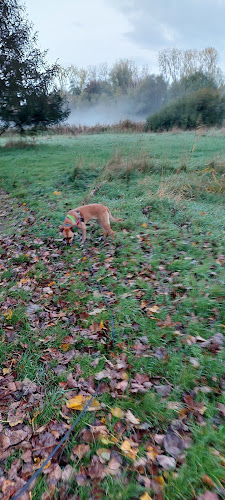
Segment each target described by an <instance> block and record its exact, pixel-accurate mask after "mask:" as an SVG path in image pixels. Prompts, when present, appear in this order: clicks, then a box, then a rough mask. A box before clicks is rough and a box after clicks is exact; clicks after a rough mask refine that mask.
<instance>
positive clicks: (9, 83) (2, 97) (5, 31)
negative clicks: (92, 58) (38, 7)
mask: <svg viewBox="0 0 225 500" xmlns="http://www.w3.org/2000/svg"><path fill="white" fill-rule="evenodd" d="M36 42H37V40H36V36H35V35H33V33H32V26H31V24H30V23H29V22H28V21H27V18H26V14H25V10H24V7H23V6H21V4H20V3H19V1H18V0H0V121H1V124H2V126H3V131H4V130H5V129H6V128H7V127H9V126H10V125H14V126H16V127H18V128H19V129H20V130H21V131H22V130H23V129H24V127H26V126H38V125H49V124H54V123H58V122H59V121H61V120H63V119H65V118H66V117H67V116H68V114H69V110H68V108H67V105H66V103H65V101H64V99H63V97H62V96H61V95H60V94H59V92H57V90H56V88H55V86H54V78H55V76H56V74H57V65H53V66H49V65H48V64H47V62H46V59H45V55H46V53H42V52H41V51H40V50H39V49H38V48H37V47H36Z"/></svg>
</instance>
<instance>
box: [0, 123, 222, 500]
mask: <svg viewBox="0 0 225 500" xmlns="http://www.w3.org/2000/svg"><path fill="white" fill-rule="evenodd" d="M6 142H7V139H6V138H1V141H0V162H1V166H0V182H1V184H2V186H4V190H5V192H6V193H9V198H8V202H7V200H6V201H5V202H4V198H2V199H3V203H4V211H6V210H7V204H8V203H10V202H11V203H12V205H10V207H11V208H10V213H9V216H8V217H5V218H3V220H2V221H1V224H2V233H4V234H5V235H7V237H9V238H11V239H10V242H11V243H10V245H9V247H8V248H7V257H6V256H5V252H6V250H5V248H4V238H2V248H1V249H0V250H1V254H2V256H3V259H4V263H5V264H6V263H8V265H4V268H3V269H2V275H1V281H2V284H3V288H2V290H1V292H0V299H1V302H2V304H3V310H2V312H3V316H2V330H1V332H2V341H1V351H0V352H1V361H2V363H3V364H4V366H13V367H14V366H15V365H16V373H15V377H17V380H24V378H26V377H27V378H29V379H30V380H32V381H34V382H35V383H36V384H38V385H39V386H42V390H43V394H45V402H44V404H43V405H42V406H40V408H39V411H40V413H39V415H38V416H37V417H36V421H35V425H37V426H41V425H44V424H46V425H48V424H49V422H51V420H52V419H54V418H55V419H57V420H58V421H60V420H61V416H60V411H61V408H62V401H63V400H64V398H65V396H66V392H65V391H64V389H63V388H62V386H60V383H62V382H65V381H66V379H67V376H68V374H69V373H70V372H72V373H74V371H75V370H76V366H77V363H79V364H80V366H81V369H82V372H83V373H82V377H83V378H84V380H86V378H87V377H88V376H92V375H93V376H94V374H95V373H98V372H99V371H100V370H102V369H103V368H104V365H105V360H106V359H111V352H110V350H108V349H107V344H108V343H109V340H110V315H109V312H108V310H107V309H105V310H103V311H102V313H101V314H97V315H96V316H89V317H88V316H87V317H86V316H85V312H86V311H87V310H88V311H89V312H90V311H92V310H93V309H95V308H98V307H100V308H101V307H103V306H104V302H103V301H102V298H101V295H99V294H98V293H96V292H99V290H98V286H97V284H96V278H99V279H100V281H99V282H100V283H101V285H102V286H103V288H104V290H107V291H108V292H111V294H112V295H108V298H109V300H111V310H112V312H113V315H114V319H115V329H116V344H117V346H116V350H115V356H119V355H121V353H125V354H126V355H127V361H128V370H126V371H128V375H129V379H131V378H134V377H135V374H136V373H140V374H147V375H148V376H149V377H150V378H151V380H152V381H153V387H152V388H151V389H149V391H148V393H146V394H140V393H138V394H131V393H130V392H129V389H128V390H127V391H126V392H125V398H123V397H118V398H117V399H114V398H113V397H112V396H111V394H110V393H104V394H103V395H102V396H100V398H99V399H100V400H101V401H102V402H104V403H105V404H106V406H107V407H112V406H120V407H121V408H122V409H124V410H127V409H130V410H131V411H132V412H133V413H134V415H135V416H136V417H137V418H139V419H140V421H141V423H143V422H145V423H147V424H148V425H149V430H148V431H147V432H146V433H145V435H144V437H143V440H142V442H141V444H140V450H141V451H140V454H141V455H144V453H145V446H146V443H147V442H148V441H149V440H150V437H151V435H153V434H154V433H156V432H158V433H164V432H167V431H168V428H169V425H170V423H171V420H173V419H177V418H179V410H176V409H174V410H171V409H168V408H167V404H168V402H174V403H179V404H180V408H185V403H184V400H183V398H184V395H185V394H187V393H190V392H191V391H195V394H196V401H201V402H204V405H205V407H206V410H205V413H204V425H203V426H202V425H201V424H200V423H199V422H197V421H196V419H195V417H193V415H190V416H189V417H188V418H187V422H186V423H187V425H188V427H189V431H188V433H189V435H190V437H191V438H192V445H191V446H190V448H189V449H188V451H187V455H186V460H185V463H184V464H183V465H180V466H179V467H178V468H177V469H176V474H175V475H174V474H173V473H171V472H169V473H165V474H164V479H165V483H166V486H165V491H164V495H165V498H166V499H167V500H173V499H175V498H176V499H183V498H185V499H190V500H191V499H192V498H193V496H194V494H195V495H196V497H197V496H198V495H199V494H200V493H202V492H203V491H204V490H205V489H207V487H206V486H205V485H204V483H203V482H202V480H201V477H202V475H203V474H207V475H209V476H210V477H211V479H212V480H213V482H214V485H215V487H214V490H215V491H219V490H218V488H219V487H221V485H223V484H224V479H225V478H224V467H223V466H222V464H221V458H218V456H217V455H215V454H213V453H212V449H214V450H216V451H218V453H219V454H220V455H221V456H222V454H223V450H222V447H221V442H222V439H223V437H224V435H223V430H222V428H221V425H220V421H218V420H217V419H218V410H217V404H218V403H219V402H223V398H224V396H223V394H222V389H221V387H222V382H223V380H224V361H225V355H224V350H221V351H220V352H219V353H218V352H213V351H212V352H210V351H209V350H207V349H203V348H202V347H201V346H200V344H199V343H194V342H193V339H194V338H195V337H196V336H198V335H200V336H202V337H204V338H205V339H208V338H210V337H211V336H212V335H215V334H216V333H218V332H222V333H223V332H224V324H225V317H224V307H223V306H224V274H223V266H222V260H221V258H220V256H221V255H222V254H224V222H225V210H224V167H223V163H224V137H223V134H222V132H220V131H215V130H212V131H209V132H208V133H204V134H203V135H201V136H199V137H196V136H195V134H194V133H193V132H182V133H177V134H173V133H168V134H158V135H157V134H111V133H109V134H101V135H93V136H90V135H89V136H83V135H80V136H77V137H70V136H68V137H65V136H64V137H57V136H51V137H46V136H40V137H39V138H38V139H37V140H36V144H35V146H34V147H33V146H32V147H27V148H24V149H22V148H21V149H17V148H11V149H10V148H5V147H4V145H5V143H6ZM193 144H196V148H195V149H194V150H193V152H192V153H191V150H192V147H193ZM210 162H211V163H212V162H213V169H214V170H213V171H212V169H211V170H210V169H209V170H207V172H205V168H207V167H206V166H207V165H208V164H210ZM93 188H98V189H96V191H95V193H94V195H92V194H91V191H92V189H93ZM54 191H56V192H58V193H59V192H60V194H54ZM84 199H85V200H86V202H89V203H92V202H99V203H104V204H106V205H107V206H109V208H110V209H111V210H112V213H113V215H115V216H118V217H121V218H122V219H123V222H121V223H119V224H115V225H114V224H112V226H113V229H114V230H115V243H114V244H113V245H112V243H110V244H109V245H106V246H104V244H103V242H102V240H101V238H100V237H101V236H102V232H101V230H100V229H99V228H97V227H96V225H94V224H91V225H90V227H89V229H88V241H87V245H86V248H85V249H84V251H83V250H81V248H80V243H79V236H78V235H76V239H75V244H74V245H73V246H72V247H70V248H67V247H64V246H62V243H61V241H60V237H59V236H58V233H57V226H58V225H59V224H61V222H62V219H63V216H64V215H65V214H66V212H67V210H69V209H70V208H73V207H75V206H78V205H79V204H82V202H83V200H84ZM29 216H32V217H34V218H35V221H34V223H33V222H32V221H31V223H30V224H29V221H28V224H26V220H25V221H24V219H26V217H29ZM24 222H25V223H24ZM13 234H15V240H13V239H12V235H13ZM34 238H42V241H43V243H40V241H39V240H35V239H34ZM51 238H54V239H51ZM99 238H100V239H99ZM57 252H59V256H58V257H57V258H55V257H54V256H53V255H54V253H57ZM33 253H34V254H35V255H37V257H38V259H36V260H32V259H33V258H34V257H33ZM84 257H86V259H84ZM110 259H111V260H110ZM87 263H90V264H91V265H93V264H94V266H96V270H95V273H96V275H95V278H92V277H91V276H90V273H89V272H88V268H87ZM109 263H110V265H111V267H110V266H109V265H108V264H109ZM66 274H67V275H66ZM24 277H26V278H28V279H30V281H31V286H28V289H26V283H25V284H22V286H21V288H18V282H20V280H21V279H22V278H24ZM53 281H54V282H55V285H51V286H52V289H53V295H52V296H48V295H46V294H44V292H43V288H44V287H46V286H48V284H49V283H50V282H53ZM34 282H35V285H33V283H34ZM28 285H29V282H28ZM35 294H36V296H35ZM124 294H128V295H125V296H124V297H123V295H124ZM35 297H36V300H38V305H40V307H41V310H42V312H43V311H44V314H45V312H46V310H47V311H49V310H51V311H53V312H54V310H61V311H63V313H64V315H65V316H68V318H70V317H71V316H70V315H71V314H74V315H75V324H72V323H69V322H65V321H64V320H63V318H60V319H59V320H58V321H57V324H56V325H55V326H54V325H51V322H54V317H53V319H52V320H51V319H48V320H46V323H45V324H44V323H43V321H44V320H43V319H41V321H40V324H39V327H38V328H36V330H34V329H33V328H32V326H31V324H30V320H29V318H27V315H26V308H27V305H28V304H29V303H30V301H33V299H35ZM7 300H8V302H7ZM144 301H145V302H146V307H152V306H155V305H157V306H158V308H159V310H158V313H157V314H154V315H152V317H151V315H148V314H147V312H146V309H145V308H144V307H142V305H143V304H142V302H144ZM7 304H10V305H9V306H8V308H9V307H10V309H11V310H12V315H11V317H9V318H8V319H7V317H6V315H4V313H5V310H7ZM4 307H5V308H4ZM54 308H55V309H54ZM168 317H169V318H170V319H171V324H168V325H167V324H166V323H165V326H163V325H164V322H165V321H166V319H167V318H168ZM100 320H102V321H103V323H104V325H105V326H106V331H105V334H104V335H103V337H102V341H100V340H99V339H97V340H95V339H92V338H89V337H87V338H86V337H84V336H82V330H81V333H80V332H77V334H76V336H75V337H74V343H73V344H71V345H70V346H69V350H70V349H71V348H73V349H75V350H77V351H78V353H79V354H77V356H76V357H75V358H74V359H72V360H71V361H70V363H68V364H66V365H65V371H64V372H62V373H59V374H57V373H56V372H55V371H54V369H55V368H56V367H57V365H58V363H59V364H60V361H58V360H57V359H54V358H51V356H50V358H49V359H48V352H49V351H48V349H51V348H56V349H57V350H58V351H59V352H63V348H62V347H61V346H62V344H63V342H64V338H65V337H66V336H67V335H71V332H72V328H73V327H74V326H75V325H78V326H80V327H81V329H88V328H89V327H90V326H91V325H92V324H93V323H94V322H96V323H100ZM48 322H49V323H50V325H47V326H46V324H47V323H48ZM160 322H161V323H160ZM7 327H10V328H11V329H13V331H14V332H15V333H14V337H13V339H11V340H8V336H9V335H10V331H11V330H10V329H7ZM143 336H145V337H147V339H148V346H147V347H146V353H145V352H140V353H139V354H138V353H137V352H136V350H135V347H134V346H135V345H136V343H137V341H138V338H140V337H143ZM46 337H47V340H44V339H45V338H46ZM48 337H49V338H48ZM9 338H10V337H9ZM190 338H191V339H192V341H191V342H189V339H190ZM65 342H66V341H65ZM24 346H25V347H24ZM68 352H69V351H68ZM158 352H159V353H164V354H162V355H161V354H159V355H157V353H158ZM155 354H156V355H155ZM96 355H97V357H98V356H99V358H100V361H99V364H98V366H97V367H94V366H93V365H92V361H93V360H94V359H95V357H96ZM191 357H194V358H196V360H198V362H199V366H198V367H197V368H195V367H194V366H192V365H191V363H190V361H189V359H190V358H191ZM43 359H44V362H45V364H44V363H43ZM12 360H14V361H13V362H12ZM7 363H8V364H7ZM13 373H14V372H13ZM106 382H107V380H106ZM165 383H166V384H167V383H169V384H171V386H172V390H171V393H170V395H169V396H168V397H167V398H166V399H163V398H161V397H160V396H159V395H158V394H156V393H155V389H154V384H155V385H157V384H165ZM201 386H209V387H210V388H211V392H208V393H204V392H201V391H198V390H196V387H197V388H199V387H200V388H201ZM191 393H192V392H191ZM74 418H75V417H74ZM93 419H94V417H93V415H91V414H88V415H87V416H85V417H84V420H83V421H82V422H80V424H79V426H78V430H77V433H75V434H74V435H73V436H71V443H68V446H67V448H66V450H67V453H68V457H69V450H70V449H71V446H72V445H73V446H74V445H75V444H77V442H78V434H79V431H80V430H81V429H82V428H83V427H84V425H85V423H89V422H93ZM106 420H107V417H106ZM114 423H115V422H114V420H112V422H110V421H108V420H107V425H108V427H109V428H110V432H113V425H114ZM124 438H125V437H124ZM100 446H101V444H99V445H98V444H97V448H98V447H100ZM206 450H207V451H206ZM95 451H96V444H93V445H92V446H91V456H92V454H94V453H95ZM15 453H16V452H15ZM16 456H17V455H15V457H16ZM13 458H14V455H13ZM7 460H8V462H7V464H8V465H7V464H6V468H9V466H10V465H11V462H12V461H10V458H8V459H7ZM68 460H69V463H72V462H71V461H70V459H69V458H68ZM77 471H79V464H78V465H77ZM162 472H163V471H162V469H159V474H162ZM147 475H149V472H148V473H147ZM149 477H151V474H150V475H149ZM101 488H102V489H103V490H104V492H105V493H104V495H103V497H102V498H112V499H113V498H115V496H117V497H118V498H120V499H124V500H125V499H127V498H130V499H136V498H139V497H140V496H141V495H142V494H143V493H144V491H145V488H144V487H143V486H141V484H139V483H138V482H137V479H136V472H135V468H133V466H132V463H131V461H129V460H128V462H127V466H126V469H125V470H124V472H123V476H121V477H120V478H119V479H118V478H117V477H113V476H107V478H105V479H104V480H103V482H102V483H101ZM46 490H47V486H46V481H45V478H44V479H39V480H38V482H37V485H36V487H35V490H34V492H33V493H32V494H33V495H34V498H35V499H38V500H39V499H41V495H42V493H43V491H46ZM71 492H73V493H76V494H79V495H80V496H79V497H80V498H87V497H88V495H90V494H91V489H90V485H88V486H83V487H82V486H77V483H76V482H75V481H73V482H72V483H71V486H70V490H68V493H67V494H69V493H71ZM149 494H150V495H151V496H152V497H153V498H154V492H153V491H152V490H151V491H149ZM57 495H58V493H57V490H56V497H57Z"/></svg>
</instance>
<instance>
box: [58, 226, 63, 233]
mask: <svg viewBox="0 0 225 500" xmlns="http://www.w3.org/2000/svg"><path fill="white" fill-rule="evenodd" d="M58 230H59V232H60V233H62V232H63V226H62V225H61V226H59V227H58Z"/></svg>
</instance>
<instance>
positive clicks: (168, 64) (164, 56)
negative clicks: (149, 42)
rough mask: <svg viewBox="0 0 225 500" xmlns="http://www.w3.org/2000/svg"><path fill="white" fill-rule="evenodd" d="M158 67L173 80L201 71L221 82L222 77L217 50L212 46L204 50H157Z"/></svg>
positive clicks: (166, 76) (167, 77)
mask: <svg viewBox="0 0 225 500" xmlns="http://www.w3.org/2000/svg"><path fill="white" fill-rule="evenodd" d="M158 59H159V69H160V72H161V73H162V75H163V76H164V78H166V79H167V80H170V81H172V82H175V81H177V80H179V79H180V78H182V77H188V76H190V75H192V74H193V73H197V72H202V73H204V74H206V75H208V76H210V77H211V78H213V79H214V80H216V82H217V84H218V85H220V84H221V83H222V80H223V77H222V72H221V69H220V68H219V65H218V52H217V50H216V49H215V48H213V47H207V48H206V49H204V50H197V49H190V50H184V51H183V50H179V49H165V50H162V51H160V52H159V56H158Z"/></svg>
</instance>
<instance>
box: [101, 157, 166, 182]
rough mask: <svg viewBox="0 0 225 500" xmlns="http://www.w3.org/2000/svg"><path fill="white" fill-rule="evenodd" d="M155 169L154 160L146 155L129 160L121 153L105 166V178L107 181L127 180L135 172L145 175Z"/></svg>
mask: <svg viewBox="0 0 225 500" xmlns="http://www.w3.org/2000/svg"><path fill="white" fill-rule="evenodd" d="M155 169H156V164H155V162H154V159H153V158H150V157H149V156H148V155H147V154H142V155H140V156H138V157H132V158H129V157H128V156H123V155H122V154H121V153H116V154H115V155H114V156H112V158H110V160H109V161H108V163H107V165H106V169H105V178H106V179H107V180H109V181H110V180H113V179H115V178H118V179H126V180H128V179H130V177H131V175H132V174H133V173H135V172H136V173H137V172H141V173H143V174H146V173H149V172H151V171H154V170H155Z"/></svg>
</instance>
